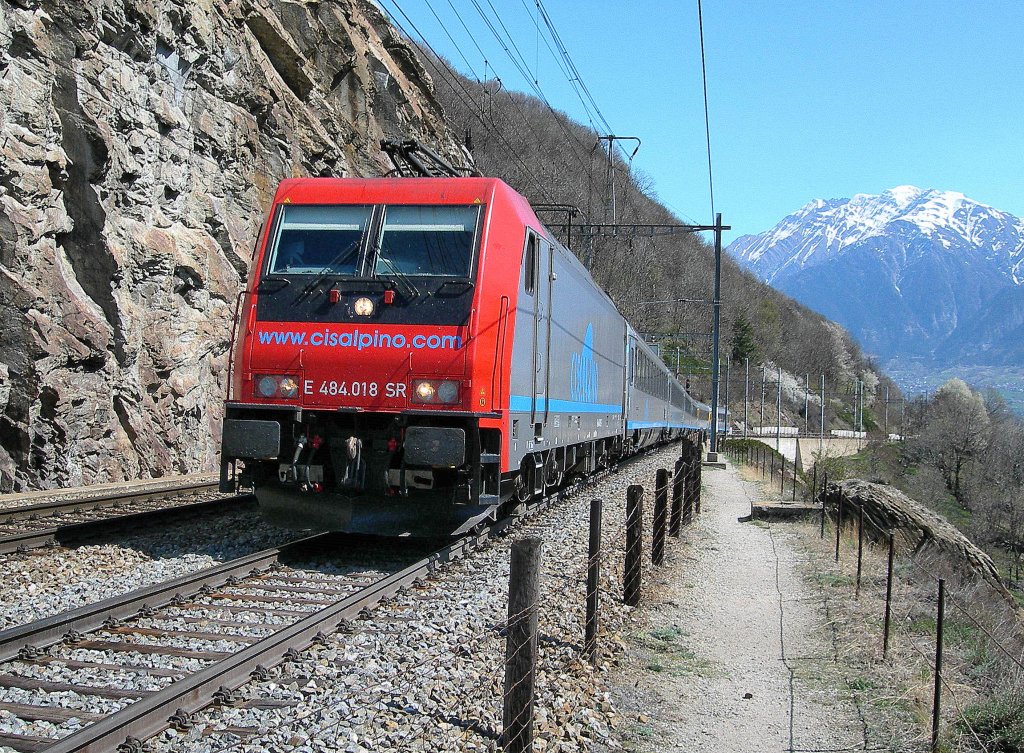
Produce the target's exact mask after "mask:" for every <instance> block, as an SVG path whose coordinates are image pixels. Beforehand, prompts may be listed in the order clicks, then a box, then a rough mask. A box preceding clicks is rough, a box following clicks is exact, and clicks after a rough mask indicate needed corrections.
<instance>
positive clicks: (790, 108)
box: [379, 0, 1024, 241]
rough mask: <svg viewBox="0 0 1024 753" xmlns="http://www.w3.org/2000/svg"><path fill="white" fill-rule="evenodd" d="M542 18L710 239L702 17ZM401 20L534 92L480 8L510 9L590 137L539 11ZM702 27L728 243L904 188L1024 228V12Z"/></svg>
mask: <svg viewBox="0 0 1024 753" xmlns="http://www.w3.org/2000/svg"><path fill="white" fill-rule="evenodd" d="M379 1H380V3H381V5H382V6H383V7H384V8H385V9H387V10H388V11H389V12H391V13H393V14H395V15H396V16H397V18H398V21H399V22H400V23H401V24H402V26H403V27H406V28H408V27H409V26H410V24H409V22H408V21H407V20H406V19H405V18H403V17H402V16H401V15H399V14H398V11H397V7H398V6H396V5H395V3H394V2H393V1H392V0H379ZM543 2H544V7H545V8H546V9H547V11H548V14H549V16H550V18H551V19H552V21H553V22H554V25H555V27H556V29H557V30H558V32H559V33H560V35H561V38H562V40H563V42H564V43H565V46H566V48H567V49H568V51H569V53H570V55H571V57H572V60H573V61H574V62H575V64H576V66H577V68H578V69H579V71H580V74H581V77H582V79H583V81H584V82H585V83H586V84H587V86H588V87H589V90H590V92H591V94H593V97H594V99H595V100H596V102H597V105H598V107H599V108H600V111H601V113H602V114H603V115H604V117H605V118H606V120H607V121H608V123H609V124H610V126H611V128H612V129H613V131H614V133H616V134H619V135H627V136H638V137H639V138H641V139H642V141H643V145H642V147H641V149H640V151H639V153H638V154H637V156H636V158H635V160H634V163H633V164H634V167H635V168H636V169H637V170H639V171H641V172H642V173H644V174H645V175H646V176H647V177H648V178H649V179H650V181H651V182H652V184H653V189H654V191H655V192H656V193H657V195H658V196H659V198H660V199H661V200H662V201H664V202H665V203H666V204H667V205H668V206H669V207H670V208H671V209H673V210H674V211H675V212H676V213H677V214H678V215H679V216H680V217H681V218H682V219H684V220H691V221H695V222H700V223H706V222H710V221H711V216H712V215H711V208H710V201H709V191H708V176H707V157H706V152H705V134H704V112H703V94H702V90H701V72H700V46H699V37H698V31H697V7H696V0H692V2H690V0H683V1H682V2H622V1H621V0H619V1H618V2H614V1H612V0H590V1H589V2H587V3H580V2H571V1H570V0H543ZM400 5H401V9H402V10H403V11H404V12H405V13H406V14H407V15H408V17H409V18H410V19H411V20H412V22H413V23H415V25H416V26H417V27H418V28H419V31H420V32H421V33H422V34H423V36H424V37H426V39H427V41H428V42H429V43H430V44H431V45H432V46H433V47H434V49H436V50H437V51H438V52H439V53H441V54H443V55H445V56H446V57H448V58H449V59H450V60H451V61H452V62H453V64H454V65H455V67H456V68H457V69H459V70H460V71H461V72H463V73H466V74H467V75H470V76H473V75H474V74H473V72H472V71H471V70H470V67H472V68H473V69H474V70H475V73H476V76H478V77H480V78H483V77H484V76H485V70H486V71H487V73H488V74H489V75H490V76H494V75H495V72H496V73H497V75H498V76H499V77H500V78H501V79H502V81H503V83H504V85H505V87H506V88H511V89H517V90H520V91H531V89H530V87H529V83H528V82H527V81H526V80H524V78H523V77H522V76H521V75H520V74H519V72H518V71H517V69H516V67H515V66H514V65H513V63H512V61H511V60H510V57H509V55H508V54H506V52H505V51H504V50H503V49H502V47H501V45H500V44H499V42H498V41H497V39H496V38H495V36H494V35H493V34H492V32H491V31H490V30H489V29H488V27H487V26H486V24H485V23H484V21H483V20H482V18H481V15H480V13H479V12H478V10H477V6H479V7H480V8H482V9H483V10H484V12H485V13H487V14H490V13H491V9H492V7H493V8H495V9H498V10H499V11H500V13H501V20H502V22H503V23H504V24H505V26H506V27H507V29H508V30H509V32H510V33H511V34H512V36H513V37H514V38H515V39H516V42H517V46H518V49H519V52H520V53H521V56H522V58H523V60H524V61H525V63H526V67H528V69H529V72H530V73H531V74H533V75H534V76H535V77H536V79H537V81H538V82H539V85H540V87H541V89H542V90H543V92H544V93H545V95H546V96H547V98H548V100H549V102H550V103H551V104H552V106H554V107H555V108H556V109H560V110H563V111H565V112H568V113H569V114H570V115H572V116H573V117H574V119H576V120H579V121H581V122H583V123H587V122H588V114H587V112H586V110H585V109H584V107H583V106H582V105H581V103H580V99H579V97H578V96H577V94H576V93H575V92H574V91H573V89H572V88H571V86H570V84H569V83H568V81H567V80H566V77H565V76H564V74H563V73H562V71H561V70H559V68H558V66H557V64H556V62H555V59H554V58H553V56H552V55H551V53H550V52H549V51H548V49H547V47H546V45H545V39H546V38H547V37H546V36H543V37H540V39H539V40H538V33H537V30H536V5H535V0H504V2H500V1H499V0H401V2H400ZM453 8H454V9H457V10H458V15H457V14H456V11H455V10H454V9H453ZM432 10H433V11H434V12H436V14H437V16H439V17H440V18H441V20H442V22H443V26H442V24H441V23H438V21H437V20H436V19H435V17H434V15H433V13H432ZM703 10H704V39H705V45H706V51H707V68H708V98H709V105H710V117H711V147H712V158H713V166H714V182H715V209H716V211H718V212H721V213H722V215H723V220H724V221H725V223H726V224H731V225H732V227H733V228H734V230H733V232H732V233H729V234H728V235H727V236H726V240H727V241H728V240H729V239H730V238H735V237H737V236H738V235H740V234H744V233H757V232H761V231H763V230H766V229H768V228H769V227H771V226H772V225H774V224H775V223H776V222H778V221H779V220H780V219H782V217H784V216H785V215H786V214H788V213H790V212H792V211H793V210H795V209H797V208H798V207H800V206H802V205H803V204H805V203H807V202H808V201H810V200H811V199H815V198H838V197H843V196H852V195H853V194H855V193H878V192H880V191H882V190H884V189H886V188H891V187H893V186H897V185H902V184H912V185H916V186H919V187H924V188H939V189H945V190H955V191H961V192H963V193H965V194H966V195H967V196H969V197H971V198H973V199H976V200H978V201H981V202H983V203H986V204H991V205H992V206H995V207H997V208H999V209H1003V210H1005V211H1008V212H1011V213H1014V214H1016V215H1019V216H1024V92H1022V88H1024V36H1022V35H1024V2H1022V1H1018V0H988V1H986V2H980V3H964V2H954V1H952V0H931V1H930V2H924V1H923V0H900V2H893V1H892V0H888V1H886V2H881V1H876V0H861V1H858V2H854V1H853V0H846V1H841V2H840V1H838V0H834V1H832V2H828V1H821V0H819V2H807V1H806V0H804V1H797V0H793V1H791V2H789V1H785V0H773V1H771V2H750V1H749V0H721V1H718V2H716V0H707V1H706V2H704V7H703ZM459 16H461V19H462V20H461V21H460V19H459ZM463 23H465V25H466V26H467V27H468V28H469V31H470V32H471V34H472V38H471V37H470V35H469V34H467V32H466V30H465V29H464V28H463V26H462V24H463ZM542 28H543V26H542ZM445 29H447V32H448V34H450V35H451V37H452V38H453V39H454V42H453V41H452V40H451V39H449V37H448V35H447V34H446V32H445ZM410 31H411V29H410ZM499 31H500V29H499ZM548 41H549V42H550V40H548ZM477 45H478V46H479V47H480V50H482V51H483V54H481V52H480V51H479V50H478V49H477ZM460 50H461V52H460ZM513 54H515V53H514V52H513ZM463 55H464V56H465V58H466V60H464V59H463ZM485 57H486V59H487V66H486V68H485V65H484V58H485ZM467 61H468V62H467ZM598 129H599V130H601V131H602V132H604V131H605V129H604V128H603V127H600V126H599V128H598Z"/></svg>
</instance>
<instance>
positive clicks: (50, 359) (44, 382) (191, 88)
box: [0, 0, 458, 491]
mask: <svg viewBox="0 0 1024 753" xmlns="http://www.w3.org/2000/svg"><path fill="white" fill-rule="evenodd" d="M0 50H2V56H0V491H9V490H12V489H16V490H20V489H24V488H30V487H44V488H46V487H54V486H65V485H74V484H83V483H90V482H100V481H110V480H118V479H122V478H132V477H147V476H159V475H164V474H169V473H179V472H191V471H197V470H202V469H213V468H214V467H215V466H216V460H217V458H216V456H217V452H218V445H219V434H220V430H219V426H220V419H221V415H222V408H221V401H222V400H223V397H224V393H225V383H226V372H227V367H228V360H227V356H228V344H229V340H230V337H231V331H232V323H233V317H234V312H235V301H236V296H237V292H238V291H239V290H240V289H241V288H242V286H243V284H244V280H245V275H246V273H247V265H248V263H249V260H250V256H251V250H252V244H253V240H254V238H255V236H256V234H257V231H258V229H259V227H260V224H261V222H262V221H263V216H264V213H265V211H266V208H267V207H268V206H269V201H270V199H271V197H272V194H273V190H274V188H275V186H276V184H277V181H278V180H279V179H280V178H282V177H286V176H294V175H373V174H381V173H382V172H384V171H385V170H386V169H387V165H386V164H385V161H384V157H383V155H382V154H381V153H380V151H379V144H378V142H379V140H380V139H381V138H384V137H388V138H401V137H414V138H419V139H422V140H423V141H424V142H425V143H428V144H431V145H432V146H434V147H435V148H439V149H440V150H441V151H442V153H444V154H446V155H454V154H456V153H457V149H458V147H457V145H456V142H455V141H454V139H453V138H452V136H451V135H450V134H449V132H448V130H447V128H446V126H445V125H444V121H443V119H442V115H441V112H440V108H439V107H438V105H437V103H436V101H435V100H434V97H433V94H432V91H431V85H430V81H429V77H428V76H427V75H426V73H425V72H424V71H423V70H422V69H421V68H420V66H419V63H418V62H417V61H416V58H415V56H414V55H413V54H412V52H411V50H410V49H409V48H408V47H407V46H406V44H405V42H404V41H403V40H402V39H401V38H400V37H398V36H397V34H396V33H395V32H394V31H393V30H392V28H391V27H390V26H389V25H388V23H387V21H386V20H385V19H384V17H383V16H382V15H381V13H380V11H379V10H378V9H377V7H376V6H375V5H373V4H372V3H369V2H362V1H361V0H336V1H335V2H330V3H291V2H283V1H280V2H272V1H268V2H259V1H258V0H245V1H242V2H225V1H222V0H199V1H198V2H184V1H183V0H127V1H126V2H113V0H82V1H81V2H71V1H70V0H0Z"/></svg>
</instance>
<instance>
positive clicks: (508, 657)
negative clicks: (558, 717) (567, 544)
mask: <svg viewBox="0 0 1024 753" xmlns="http://www.w3.org/2000/svg"><path fill="white" fill-rule="evenodd" d="M542 548H543V545H542V542H541V540H540V539H539V538H537V537H528V538H523V539H519V540H518V541H514V542H512V563H511V565H512V566H511V570H510V572H509V577H508V626H507V633H506V640H505V704H504V714H503V722H504V724H503V732H502V744H503V745H504V749H505V750H506V751H508V752H509V753H527V751H530V750H532V749H533V696H534V675H535V673H536V668H537V604H538V601H539V600H540V568H541V551H542Z"/></svg>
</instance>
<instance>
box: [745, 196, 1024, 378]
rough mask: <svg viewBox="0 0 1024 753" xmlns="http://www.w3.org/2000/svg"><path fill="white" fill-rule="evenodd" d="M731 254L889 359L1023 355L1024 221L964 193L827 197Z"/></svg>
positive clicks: (981, 359)
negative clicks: (827, 198)
mask: <svg viewBox="0 0 1024 753" xmlns="http://www.w3.org/2000/svg"><path fill="white" fill-rule="evenodd" d="M728 251H729V253H730V254H732V255H733V257H734V258H736V259H737V260H738V261H739V262H740V264H742V265H743V266H745V267H746V268H748V269H750V270H751V271H752V272H754V274H756V275H757V276H758V277H760V278H761V279H762V280H765V281H766V282H768V283H769V284H771V285H772V286H773V287H775V288H777V289H779V290H782V291H783V292H785V293H787V294H789V295H791V296H793V297H794V298H796V299H797V300H799V301H801V302H803V303H805V304H807V305H808V306H810V307H811V308H814V309H816V310H818V311H820V312H821V313H823V314H825V315H826V316H828V317H829V318H832V319H835V320H836V321H838V322H840V323H842V324H844V325H845V326H846V327H847V328H848V329H849V330H850V331H851V332H853V334H854V335H855V336H857V337H858V338H859V339H860V341H861V342H862V343H863V345H864V346H865V348H866V349H867V350H868V351H869V352H871V353H874V354H876V355H878V356H880V357H881V358H882V359H883V360H886V361H888V360H890V359H892V358H896V357H909V358H914V359H918V360H921V361H925V362H929V361H930V362H934V363H937V364H938V363H941V364H944V365H949V364H950V363H965V364H993V365H995V364H1010V363H1020V362H1021V357H1022V356H1024V284H1022V283H1024V221H1022V220H1021V219H1019V218H1017V217H1014V216H1013V215H1011V214H1007V213H1006V212H1001V211H999V210H997V209H994V208H992V207H989V206H986V205H984V204H980V203H978V202H976V201H972V200H971V199H968V198H967V197H965V196H964V195H963V194H961V193H956V192H953V191H937V190H933V189H919V188H915V187H913V186H899V187H897V188H892V189H890V190H888V191H884V192H883V193H882V194H880V195H877V196H875V195H869V194H857V195H856V196H854V197H853V198H852V199H830V200H828V201H823V200H820V199H818V200H815V201H812V202H810V203H809V204H807V205H806V206H804V207H802V208H800V209H799V210H797V211H796V212H794V213H793V214H791V215H789V216H788V217H786V218H785V219H784V220H782V222H780V223H779V224H778V225H776V226H775V227H774V228H772V229H771V230H769V231H767V232H765V233H762V234H760V235H752V236H751V235H746V236H743V237H741V238H738V239H736V240H735V241H734V242H733V243H732V244H730V246H729V248H728Z"/></svg>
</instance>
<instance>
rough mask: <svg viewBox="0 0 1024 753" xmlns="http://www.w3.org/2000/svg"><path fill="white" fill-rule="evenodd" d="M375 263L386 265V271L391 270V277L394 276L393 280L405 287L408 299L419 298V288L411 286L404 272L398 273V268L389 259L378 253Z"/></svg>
mask: <svg viewBox="0 0 1024 753" xmlns="http://www.w3.org/2000/svg"><path fill="white" fill-rule="evenodd" d="M377 261H379V262H384V264H386V265H387V267H388V269H389V270H391V272H390V274H391V275H392V276H394V278H395V279H396V280H398V281H399V282H400V283H402V284H403V285H404V286H405V289H406V292H407V294H408V295H409V298H410V299H412V298H416V297H417V296H419V294H420V291H419V288H417V287H416V286H415V285H413V284H412V281H411V280H410V279H409V276H408V275H407V274H405V273H404V272H401V271H399V269H398V267H396V266H395V265H394V264H393V263H392V262H391V260H390V259H388V258H387V257H386V256H381V255H380V253H378V254H377ZM378 277H379V275H378Z"/></svg>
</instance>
